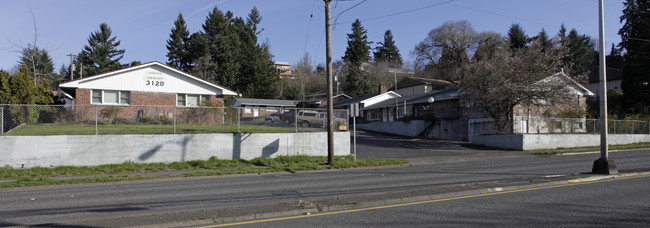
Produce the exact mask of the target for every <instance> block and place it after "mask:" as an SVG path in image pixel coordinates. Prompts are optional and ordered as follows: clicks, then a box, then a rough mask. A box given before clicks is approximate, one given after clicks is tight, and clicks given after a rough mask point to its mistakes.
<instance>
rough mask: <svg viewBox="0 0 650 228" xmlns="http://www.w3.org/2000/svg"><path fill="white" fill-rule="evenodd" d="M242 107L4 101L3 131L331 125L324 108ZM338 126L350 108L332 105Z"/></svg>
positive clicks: (308, 128) (265, 129)
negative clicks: (251, 110) (258, 110)
mask: <svg viewBox="0 0 650 228" xmlns="http://www.w3.org/2000/svg"><path fill="white" fill-rule="evenodd" d="M245 112H246V110H245V109H244V108H224V107H179V106H144V105H129V106H110V105H0V134H1V135H5V136H19V135H108V134H202V133H290V132H319V131H327V128H326V127H327V114H326V113H327V111H326V110H325V109H302V108H300V109H296V108H292V109H279V110H277V112H276V113H265V115H257V116H255V115H247V113H245ZM333 125H334V127H335V131H347V130H348V113H347V110H334V122H333Z"/></svg>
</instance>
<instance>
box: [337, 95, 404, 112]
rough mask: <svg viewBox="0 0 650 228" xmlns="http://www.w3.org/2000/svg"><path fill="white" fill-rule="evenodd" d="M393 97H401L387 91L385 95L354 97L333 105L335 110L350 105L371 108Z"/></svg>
mask: <svg viewBox="0 0 650 228" xmlns="http://www.w3.org/2000/svg"><path fill="white" fill-rule="evenodd" d="M395 97H402V95H399V94H397V93H395V92H393V91H388V92H385V93H381V94H372V95H367V96H361V97H355V98H352V99H347V100H343V101H339V102H335V103H334V107H335V108H346V106H348V105H352V104H357V103H358V104H363V106H364V107H365V106H372V105H374V104H376V103H381V102H383V101H384V100H387V99H394V98H395Z"/></svg>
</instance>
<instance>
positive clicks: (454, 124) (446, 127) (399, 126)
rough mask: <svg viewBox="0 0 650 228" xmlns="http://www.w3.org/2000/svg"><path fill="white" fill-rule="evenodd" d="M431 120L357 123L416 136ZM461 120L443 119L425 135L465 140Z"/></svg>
mask: <svg viewBox="0 0 650 228" xmlns="http://www.w3.org/2000/svg"><path fill="white" fill-rule="evenodd" d="M429 124H431V121H425V120H411V121H408V122H404V121H396V122H385V123H366V124H357V127H358V128H359V129H363V130H370V131H377V132H384V133H390V134H396V135H403V136H410V137H416V136H418V134H420V132H422V131H424V129H426V127H427V126H429ZM460 124H461V121H460V120H457V119H451V120H449V119H441V120H439V121H437V122H436V123H435V125H434V126H433V128H432V129H431V130H429V132H427V133H426V135H425V137H427V138H435V139H447V140H458V141H461V140H463V134H462V130H461V129H462V128H461V125H460Z"/></svg>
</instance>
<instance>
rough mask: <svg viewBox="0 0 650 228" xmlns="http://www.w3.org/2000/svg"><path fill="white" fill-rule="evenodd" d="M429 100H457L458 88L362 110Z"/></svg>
mask: <svg viewBox="0 0 650 228" xmlns="http://www.w3.org/2000/svg"><path fill="white" fill-rule="evenodd" d="M429 98H433V100H434V102H436V101H444V100H452V99H458V88H453V89H446V90H443V91H438V92H433V93H425V94H417V95H413V96H409V97H399V98H397V99H387V100H384V101H382V102H379V103H376V104H373V105H369V106H366V107H364V108H363V110H367V109H377V108H385V107H393V106H395V105H396V104H395V103H397V105H404V101H406V104H407V105H413V104H422V103H429Z"/></svg>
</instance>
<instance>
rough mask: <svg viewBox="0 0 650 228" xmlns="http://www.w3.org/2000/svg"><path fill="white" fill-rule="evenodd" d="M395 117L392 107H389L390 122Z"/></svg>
mask: <svg viewBox="0 0 650 228" xmlns="http://www.w3.org/2000/svg"><path fill="white" fill-rule="evenodd" d="M394 118H395V115H393V109H392V108H390V109H388V122H393V119H394Z"/></svg>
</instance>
